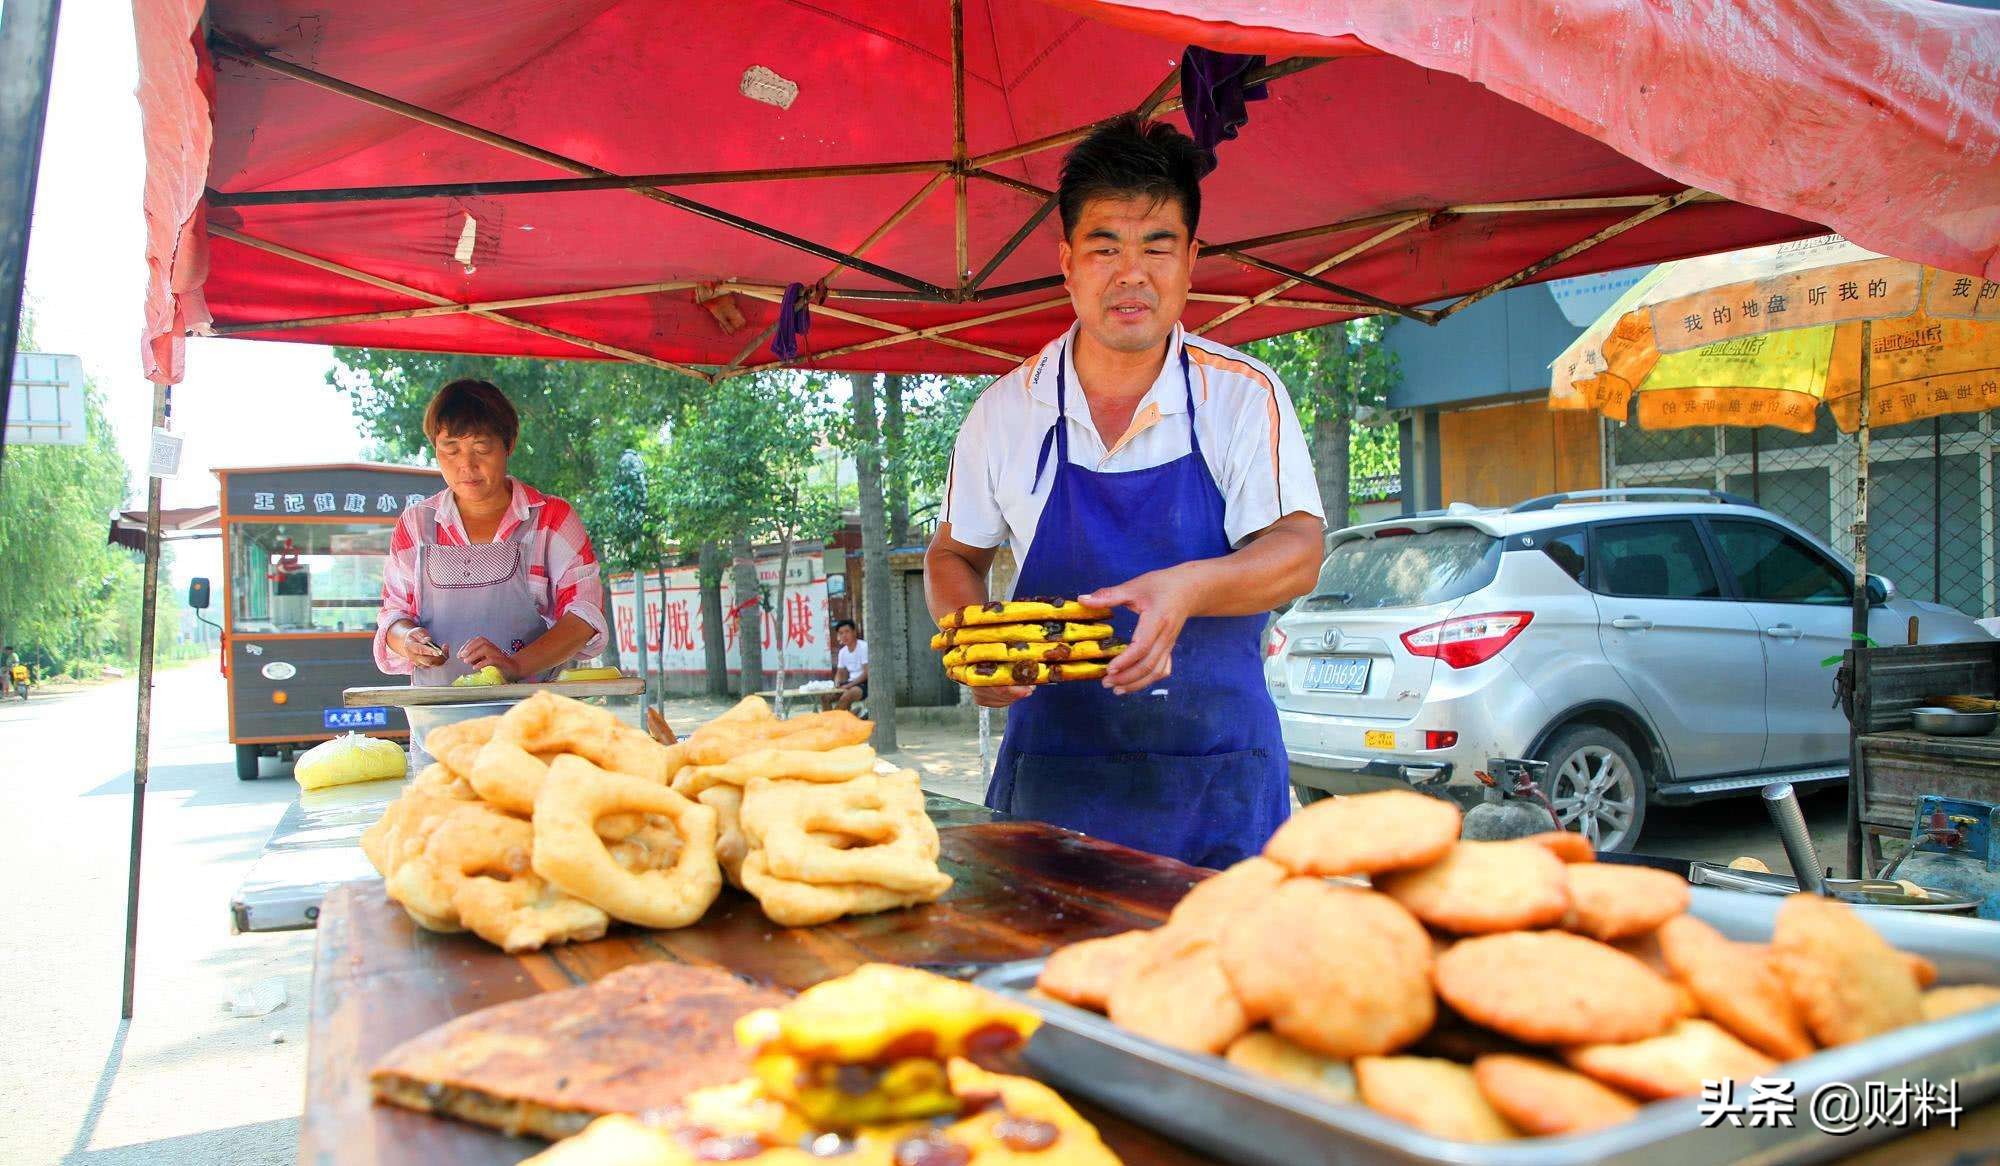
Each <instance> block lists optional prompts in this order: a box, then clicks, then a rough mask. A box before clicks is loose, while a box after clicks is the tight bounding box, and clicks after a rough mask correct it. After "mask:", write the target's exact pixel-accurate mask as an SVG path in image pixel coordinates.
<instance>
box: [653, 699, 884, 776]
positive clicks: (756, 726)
mask: <svg viewBox="0 0 2000 1166" xmlns="http://www.w3.org/2000/svg"><path fill="white" fill-rule="evenodd" d="M874 733H875V726H874V725H871V724H869V723H868V722H867V721H864V720H862V719H861V718H860V717H857V716H855V715H854V714H853V713H851V712H848V711H847V710H846V709H832V710H829V711H827V712H823V713H813V714H812V715H810V716H804V717H792V718H791V719H789V720H783V721H779V720H770V721H754V722H751V721H730V722H720V721H710V722H709V723H708V724H706V725H703V726H702V727H701V728H699V729H696V730H695V731H694V733H693V734H692V735H690V736H689V737H688V739H687V741H686V742H685V745H686V752H685V754H684V755H683V758H682V763H683V764H686V765H720V764H722V763H724V762H727V761H733V760H735V759H736V758H738V757H741V756H742V755H743V754H745V753H754V752H756V751H757V750H759V749H797V750H804V751H806V752H815V753H825V752H828V751H830V750H834V749H839V748H842V747H843V746H847V745H861V744H865V743H866V742H867V740H868V738H869V737H871V736H873V735H874Z"/></svg>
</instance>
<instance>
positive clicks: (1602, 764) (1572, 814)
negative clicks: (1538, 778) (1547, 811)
mask: <svg viewBox="0 0 2000 1166" xmlns="http://www.w3.org/2000/svg"><path fill="white" fill-rule="evenodd" d="M1539 760H1542V761H1546V762H1548V763H1549V770H1548V775H1547V777H1546V778H1545V779H1544V780H1545V781H1546V783H1547V792H1548V795H1549V802H1550V804H1551V805H1553V806H1554V807H1555V811H1556V818H1557V820H1559V821H1560V822H1561V823H1562V824H1563V828H1564V829H1566V830H1575V831H1577V832H1578V833H1580V834H1582V835H1583V836H1584V837H1585V838H1588V839H1589V840H1590V844H1591V845H1592V846H1594V847H1596V848H1597V849H1599V850H1630V849H1632V844H1633V843H1634V842H1636V841H1638V839H1639V829H1640V827H1642V826H1643V825H1645V822H1646V793H1647V790H1646V776H1645V774H1644V773H1643V772H1641V771H1640V768H1639V761H1638V758H1636V757H1635V756H1633V754H1632V748H1631V746H1629V745H1627V744H1626V743H1625V739H1624V738H1623V737H1620V736H1619V735H1618V734H1616V733H1614V732H1612V731H1611V730H1609V729H1601V728H1599V727H1597V726H1596V725H1572V726H1570V727H1569V728H1567V729H1564V730H1563V731H1562V732H1560V733H1557V734H1556V735H1555V736H1554V737H1553V738H1552V739H1550V741H1549V743H1548V744H1547V745H1544V746H1543V747H1542V751H1541V754H1540V757H1539Z"/></svg>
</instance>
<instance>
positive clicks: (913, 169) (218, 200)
mask: <svg viewBox="0 0 2000 1166" xmlns="http://www.w3.org/2000/svg"><path fill="white" fill-rule="evenodd" d="M950 165H951V164H950V163H949V162H942V161H917V162H864V163H856V164H854V165H851V166H779V167H772V168H770V169H765V170H695V171H688V172H682V173H674V172H668V173H663V174H604V175H601V176H600V175H587V176H582V177H577V178H518V179H500V180H495V181H491V182H426V183H415V184H410V185H404V186H326V187H315V188H312V189H301V190H241V191H236V190H211V191H209V192H208V194H207V195H206V198H207V200H208V205H209V206H211V207H225V206H226V207H244V206H301V205H306V204H312V203H329V202H400V201H404V200H407V199H425V198H500V197H505V196H507V195H517V194H573V193H587V192H591V191H599V190H637V189H641V188H644V187H649V186H655V187H671V186H716V185H724V184H730V183H741V182H803V181H807V180H810V179H822V178H877V177H881V176H883V175H893V174H936V173H942V172H944V171H945V170H946V169H948V168H949V167H950Z"/></svg>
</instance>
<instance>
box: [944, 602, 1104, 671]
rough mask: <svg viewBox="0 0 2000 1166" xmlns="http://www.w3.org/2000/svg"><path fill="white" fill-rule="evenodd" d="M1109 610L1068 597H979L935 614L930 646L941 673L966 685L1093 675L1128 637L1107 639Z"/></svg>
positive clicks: (1102, 668) (1100, 669)
mask: <svg viewBox="0 0 2000 1166" xmlns="http://www.w3.org/2000/svg"><path fill="white" fill-rule="evenodd" d="M1110 616H1111V613H1110V612H1109V611H1107V610H1105V609H1104V608H1101V607H1090V606H1088V605H1086V604H1082V603H1078V602H1077V601H1075V600H1074V599H1062V598H1053V597H1046V596H1044V597H1037V598H1033V599H1015V600H1008V601H1005V602H1001V601H995V602H993V603H978V604H973V605H972V606H970V607H962V608H959V609H958V610H957V611H953V612H948V613H947V614H946V615H945V617H944V618H943V619H941V620H939V621H938V633H937V634H936V635H935V636H932V637H931V650H932V651H936V652H942V653H944V671H945V675H946V676H949V677H950V678H951V679H952V680H954V681H956V682H957V683H959V684H963V685H966V686H967V687H970V688H992V687H1000V686H1005V685H1034V684H1060V683H1062V682H1063V681H1067V680H1098V679H1102V678H1103V676H1104V671H1105V669H1106V668H1107V667H1108V666H1109V664H1110V661H1111V660H1112V658H1114V657H1115V656H1117V655H1118V654H1119V653H1120V652H1123V651H1124V650H1125V648H1126V647H1127V645H1125V644H1122V643H1119V642H1118V641H1116V640H1114V639H1112V638H1111V637H1112V631H1111V625H1110V624H1108V623H1105V622H1103V621H1104V620H1106V619H1109V618H1110Z"/></svg>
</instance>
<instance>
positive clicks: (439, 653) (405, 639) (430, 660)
mask: <svg viewBox="0 0 2000 1166" xmlns="http://www.w3.org/2000/svg"><path fill="white" fill-rule="evenodd" d="M392 646H393V647H394V648H395V649H396V654H397V655H398V656H401V657H402V658H403V659H405V660H408V661H409V662H410V663H412V664H414V665H416V666H417V667H419V668H435V667H437V666H438V665H439V664H442V663H444V661H445V652H444V646H443V645H441V644H439V643H438V642H437V641H436V640H433V639H431V633H430V631H429V630H428V629H426V628H424V627H421V626H417V625H413V626H411V627H408V628H405V629H404V630H403V634H402V636H401V638H400V639H399V640H398V641H397V642H396V643H395V644H394V645H392Z"/></svg>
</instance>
